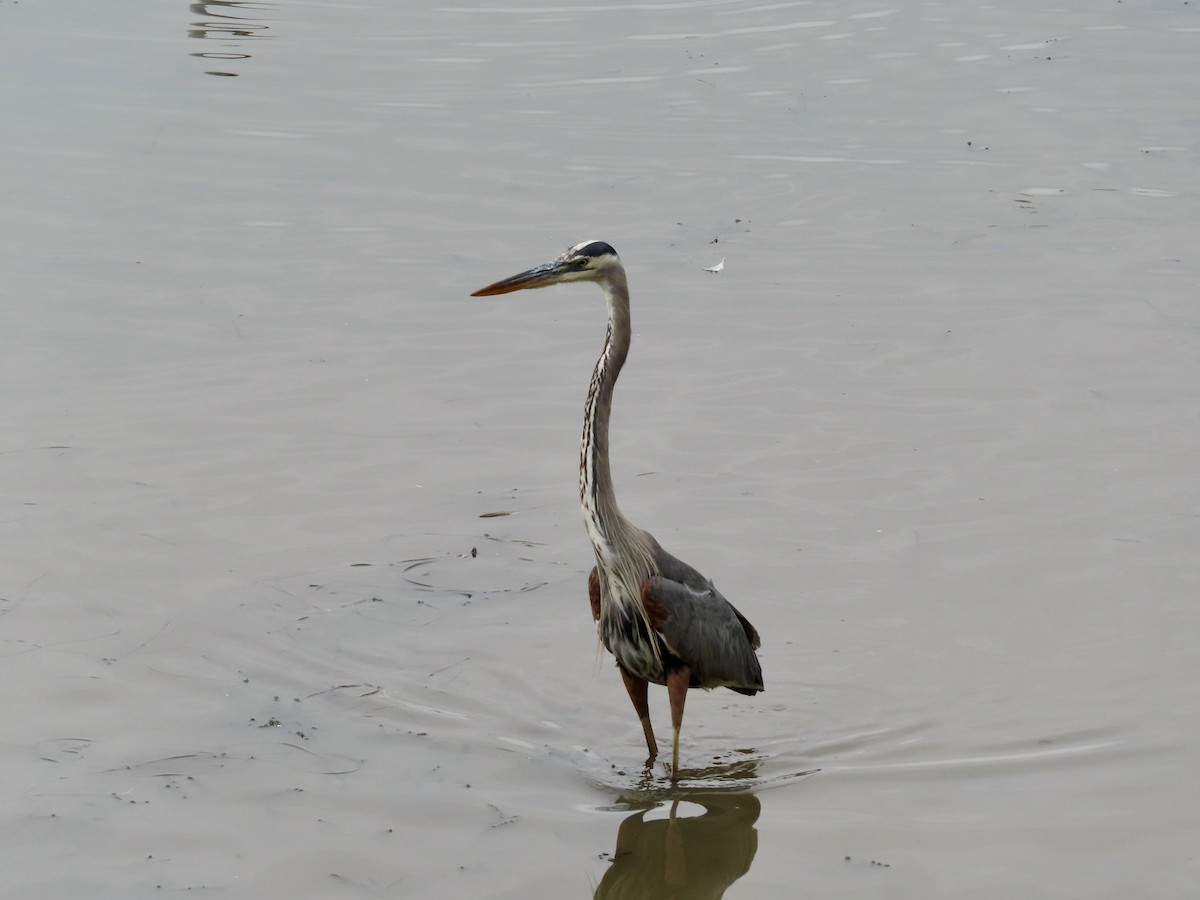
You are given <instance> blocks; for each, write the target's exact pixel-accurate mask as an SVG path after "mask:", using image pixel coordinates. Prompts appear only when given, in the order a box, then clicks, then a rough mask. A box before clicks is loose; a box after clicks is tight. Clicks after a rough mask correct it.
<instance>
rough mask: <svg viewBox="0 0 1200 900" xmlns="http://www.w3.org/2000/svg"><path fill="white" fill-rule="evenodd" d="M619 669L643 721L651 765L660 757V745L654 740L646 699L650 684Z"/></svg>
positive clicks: (634, 707) (635, 708) (622, 668)
mask: <svg viewBox="0 0 1200 900" xmlns="http://www.w3.org/2000/svg"><path fill="white" fill-rule="evenodd" d="M617 668H619V669H620V670H621V680H622V681H624V682H625V690H627V691H629V699H630V700H632V701H633V709H634V712H636V713H637V714H638V718H639V719H641V720H642V731H643V732H644V733H645V735H646V749H647V750H649V751H650V758H649V759H648V760H646V762H647V763H651V762H653V761H654V758H655V757H656V756H658V744H657V743H656V742H655V740H654V729H653V728H651V727H650V704H649V702H647V699H646V697H647V693H648V689H649V687H650V683H649V682H648V681H646V679H645V678H638V677H637V676H636V675H630V674H629V673H628V672H626V671H625V667H624V666H618V667H617Z"/></svg>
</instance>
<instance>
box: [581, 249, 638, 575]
mask: <svg viewBox="0 0 1200 900" xmlns="http://www.w3.org/2000/svg"><path fill="white" fill-rule="evenodd" d="M604 293H605V296H606V298H607V300H608V330H607V331H606V332H605V335H604V349H603V350H602V351H600V358H599V359H598V360H596V368H595V370H594V371H593V372H592V381H591V384H590V385H589V387H588V395H587V403H586V404H585V406H584V416H583V440H582V441H581V443H580V450H579V453H580V458H579V501H580V503H581V504H582V506H583V515H584V520H585V522H586V523H587V529H588V535H589V536H590V537H591V539H592V545H593V546H594V547H595V548H596V552H597V554H600V553H602V552H604V550H605V548H609V547H611V546H612V544H613V542H614V541H619V540H620V538H621V535H622V533H623V532H624V531H625V530H627V529H628V527H629V523H628V522H627V521H626V519H625V517H624V516H622V515H621V511H620V510H619V509H618V508H617V496H616V493H615V492H614V490H613V483H612V472H611V471H610V469H609V465H608V420H609V415H610V414H611V412H612V399H613V388H614V387H615V386H616V384H617V376H618V375H620V374H621V367H622V366H623V365H624V364H625V357H626V356H628V355H629V341H630V335H631V333H632V332H631V328H630V322H629V288H628V286H627V285H626V282H625V275H624V273H623V272H620V273H617V275H616V277H614V278H613V279H612V282H611V283H607V284H605V285H604Z"/></svg>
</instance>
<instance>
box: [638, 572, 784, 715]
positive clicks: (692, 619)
mask: <svg viewBox="0 0 1200 900" xmlns="http://www.w3.org/2000/svg"><path fill="white" fill-rule="evenodd" d="M642 604H643V605H644V606H645V608H646V611H647V613H648V614H649V616H650V624H651V625H652V626H653V627H654V629H655V630H656V631H658V633H659V634H660V635H661V636H662V639H663V641H664V643H666V645H667V649H668V650H670V651H671V653H672V654H674V655H675V656H677V657H679V659H680V660H682V661H683V662H684V663H685V664H687V666H688V668H689V669H691V670H692V674H693V676H694V677H695V679H696V683H697V684H698V686H699V687H706V688H712V687H730V688H733V689H734V690H739V691H741V692H743V693H755V692H757V691H761V690H762V688H763V683H762V668H761V666H760V665H759V662H758V657H757V656H756V655H755V653H754V647H753V645H752V644H751V638H750V635H749V634H748V633H747V629H746V627H745V626H744V625H743V624H742V623H743V622H745V619H744V618H743V617H742V616H741V615H740V614H739V613H738V611H737V610H736V609H734V608H733V606H732V605H731V604H730V603H729V601H728V600H726V599H725V598H724V597H722V596H721V594H720V592H719V591H717V589H716V588H714V587H712V586H711V585H709V586H708V587H707V588H705V589H704V590H696V589H694V588H692V587H690V586H689V585H686V584H681V583H680V582H678V581H674V580H672V579H670V578H666V577H664V576H662V575H656V576H654V577H653V578H647V579H646V581H645V582H643V584H642ZM747 624H748V623H747ZM750 631H751V632H753V628H751V629H750ZM755 637H757V633H755Z"/></svg>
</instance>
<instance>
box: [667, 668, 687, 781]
mask: <svg viewBox="0 0 1200 900" xmlns="http://www.w3.org/2000/svg"><path fill="white" fill-rule="evenodd" d="M691 680H692V673H691V670H690V669H688V667H687V666H680V667H679V668H677V669H671V670H670V671H669V672H667V697H669V698H670V700H671V729H672V731H673V732H674V735H673V738H674V739H673V742H672V745H671V783H672V784H674V783H675V782H676V781H678V780H679V728H680V726H681V725H683V704H684V703H685V702H687V692H688V684H689V683H690V682H691Z"/></svg>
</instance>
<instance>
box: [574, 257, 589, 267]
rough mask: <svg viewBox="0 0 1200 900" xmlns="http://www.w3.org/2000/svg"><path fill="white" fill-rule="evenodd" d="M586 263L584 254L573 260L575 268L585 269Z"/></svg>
mask: <svg viewBox="0 0 1200 900" xmlns="http://www.w3.org/2000/svg"><path fill="white" fill-rule="evenodd" d="M587 264H588V261H587V257H586V256H581V257H579V259H577V260H575V268H577V269H586V268H587Z"/></svg>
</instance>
